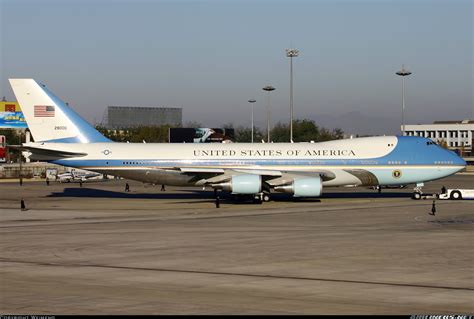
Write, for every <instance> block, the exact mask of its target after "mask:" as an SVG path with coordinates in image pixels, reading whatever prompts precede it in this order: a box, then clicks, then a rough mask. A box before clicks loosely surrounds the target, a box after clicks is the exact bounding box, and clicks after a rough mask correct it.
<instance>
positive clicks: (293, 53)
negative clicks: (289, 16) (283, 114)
mask: <svg viewBox="0 0 474 319" xmlns="http://www.w3.org/2000/svg"><path fill="white" fill-rule="evenodd" d="M299 53H300V51H299V50H297V49H286V56H287V57H288V58H290V142H291V143H293V58H294V57H297V56H298V54H299Z"/></svg>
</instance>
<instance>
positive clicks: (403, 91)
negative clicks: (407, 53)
mask: <svg viewBox="0 0 474 319" xmlns="http://www.w3.org/2000/svg"><path fill="white" fill-rule="evenodd" d="M395 74H396V75H399V76H401V77H402V135H405V77H406V76H408V75H410V74H411V72H410V71H408V70H406V69H405V65H404V64H402V69H401V70H400V71H398V72H397V73H395Z"/></svg>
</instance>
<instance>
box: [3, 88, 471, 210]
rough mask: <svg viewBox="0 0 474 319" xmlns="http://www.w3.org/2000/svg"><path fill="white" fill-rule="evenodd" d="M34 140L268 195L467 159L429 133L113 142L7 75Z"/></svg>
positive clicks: (73, 163)
mask: <svg viewBox="0 0 474 319" xmlns="http://www.w3.org/2000/svg"><path fill="white" fill-rule="evenodd" d="M10 84H11V86H12V88H13V91H14V93H15V96H16V98H17V100H18V102H19V103H20V105H21V108H22V110H23V113H24V115H25V118H26V121H27V123H28V127H29V129H30V131H31V134H32V136H33V138H34V140H35V142H29V143H24V144H23V145H22V149H24V150H27V151H28V153H31V155H30V158H31V159H32V160H42V161H48V162H52V163H55V164H59V165H64V166H68V167H76V168H81V169H86V170H89V171H94V172H97V173H101V174H107V175H115V176H120V177H123V178H128V179H132V180H137V181H142V182H146V183H152V184H165V185H174V186H190V185H192V186H206V187H212V188H213V189H216V190H223V191H228V192H232V193H233V194H242V195H244V194H245V195H252V196H254V198H255V199H256V200H259V201H262V200H263V201H268V200H269V199H270V194H271V192H272V191H275V192H283V193H289V194H292V195H293V196H294V197H320V196H321V195H322V193H323V188H326V187H331V186H390V185H405V184H416V186H417V187H415V194H417V193H418V194H420V195H421V192H420V191H421V188H420V187H421V186H423V182H427V181H432V180H436V179H440V178H443V177H446V176H449V175H452V174H454V173H456V172H458V171H460V170H462V169H463V168H464V167H465V165H466V162H465V161H464V160H463V159H462V158H460V157H459V156H457V155H456V154H455V153H453V152H451V151H449V150H446V149H444V148H442V147H440V146H438V145H437V144H436V143H434V142H432V141H431V140H429V139H426V138H421V137H410V136H378V137H364V138H354V139H343V140H335V141H328V142H321V143H262V144H261V143H252V144H251V143H230V144H226V143H222V144H220V143H219V144H217V143H210V144H204V143H195V144H194V143H190V144H166V143H117V142H112V141H111V140H109V139H107V138H106V137H104V136H103V135H101V134H100V133H99V132H98V131H97V130H95V129H94V127H92V126H91V125H90V124H89V123H87V121H85V120H84V119H83V118H81V117H80V116H79V115H78V114H77V113H76V112H74V111H73V110H72V109H71V108H69V107H68V106H67V105H66V104H65V103H64V102H63V101H61V100H60V99H59V98H58V97H57V96H56V95H54V94H53V93H52V92H51V91H50V90H48V89H47V88H46V87H45V86H44V85H42V84H39V83H37V82H36V81H35V80H33V79H10Z"/></svg>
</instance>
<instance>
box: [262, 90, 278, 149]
mask: <svg viewBox="0 0 474 319" xmlns="http://www.w3.org/2000/svg"><path fill="white" fill-rule="evenodd" d="M262 90H264V91H267V92H268V94H267V142H268V143H270V92H271V91H273V90H275V88H274V87H273V86H271V85H267V86H265V87H264V88H262Z"/></svg>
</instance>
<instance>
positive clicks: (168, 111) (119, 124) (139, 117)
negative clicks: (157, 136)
mask: <svg viewBox="0 0 474 319" xmlns="http://www.w3.org/2000/svg"><path fill="white" fill-rule="evenodd" d="M106 116H107V120H106V122H107V128H108V129H111V130H116V129H124V128H125V129H126V128H132V127H139V126H160V125H173V126H181V125H182V121H183V109H182V108H178V107H137V106H108V107H107V115H106Z"/></svg>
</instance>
